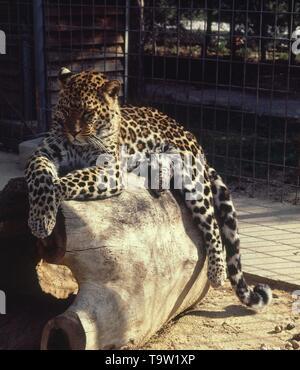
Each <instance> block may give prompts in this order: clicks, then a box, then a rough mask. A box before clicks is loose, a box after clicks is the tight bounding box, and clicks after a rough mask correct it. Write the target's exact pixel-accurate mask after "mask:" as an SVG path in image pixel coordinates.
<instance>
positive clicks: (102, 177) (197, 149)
mask: <svg viewBox="0 0 300 370" xmlns="http://www.w3.org/2000/svg"><path fill="white" fill-rule="evenodd" d="M60 81H61V83H62V89H61V93H60V98H59V102H58V105H57V109H56V112H55V117H54V122H53V125H52V128H51V130H50V132H49V133H48V134H47V136H46V138H45V139H44V141H43V143H42V144H41V146H40V147H39V148H38V149H37V151H36V152H35V153H34V155H33V156H32V158H31V160H30V161H29V163H28V166H27V169H26V178H27V182H28V189H29V199H30V215H29V227H30V228H31V230H32V233H33V234H34V235H35V236H36V237H38V238H40V239H44V238H47V237H48V236H49V235H50V234H51V233H52V231H53V228H54V226H55V222H56V215H57V210H58V207H59V205H60V203H61V202H62V200H73V199H81V200H87V199H88V200H89V199H101V198H108V197H111V196H115V195H118V194H120V192H121V191H122V187H123V181H122V179H123V173H122V166H121V162H120V156H119V152H120V150H119V149H120V147H124V146H126V148H127V151H128V158H129V159H130V160H131V162H132V165H131V166H130V165H129V168H128V171H132V170H134V168H135V166H136V163H137V162H140V161H143V160H145V159H147V158H149V157H150V156H151V154H154V153H157V154H160V153H167V154H176V155H177V156H180V158H182V159H183V160H184V161H186V158H188V159H189V160H188V161H187V163H186V164H187V165H186V166H185V168H184V169H183V170H182V171H183V173H182V178H183V179H184V181H183V188H182V194H183V196H184V198H185V200H186V204H187V206H188V208H189V209H190V210H191V212H192V214H193V218H194V220H195V223H196V224H197V225H198V227H199V231H200V232H201V234H202V236H203V239H204V241H205V245H206V248H207V255H208V262H209V269H208V278H209V280H210V282H211V284H212V285H213V286H214V287H219V286H221V285H222V284H223V283H224V281H225V280H226V277H227V272H228V276H229V279H230V281H231V283H232V286H233V288H234V289H235V291H236V293H237V296H238V297H239V299H240V300H241V302H242V303H244V304H246V305H247V306H249V307H254V308H257V307H263V306H265V305H267V304H268V303H270V301H271V296H272V294H271V291H270V289H269V288H268V287H266V286H258V287H256V288H254V290H252V289H251V288H249V287H248V285H247V284H246V282H245V279H244V277H243V273H242V268H241V261H240V259H241V257H240V249H239V245H240V242H239V235H238V225H237V217H236V212H235V209H234V206H233V203H232V200H231V196H230V194H229V191H228V189H227V187H226V186H225V185H224V183H223V181H222V179H221V178H220V177H219V175H218V174H217V173H216V171H215V170H213V169H211V168H210V167H209V165H208V164H207V162H206V159H205V155H204V153H203V150H202V148H201V146H200V145H199V144H198V142H197V140H196V138H195V136H194V135H193V134H191V133H190V132H188V131H186V130H185V129H184V128H183V127H182V126H180V125H179V124H178V123H177V122H176V121H175V120H173V119H172V118H170V117H168V116H166V115H164V114H162V113H160V112H159V111H157V110H155V109H152V108H147V107H133V106H124V107H122V108H120V106H119V103H118V94H119V91H120V83H119V82H118V81H109V80H108V79H107V78H106V77H105V76H103V75H101V74H99V73H97V72H93V71H87V72H82V73H79V74H72V73H71V72H70V71H69V70H68V69H66V68H64V69H63V70H62V71H61V74H60ZM100 154H102V155H103V154H105V156H107V158H108V160H107V162H104V163H101V164H99V163H98V162H97V158H98V157H99V155H100ZM130 160H129V162H130Z"/></svg>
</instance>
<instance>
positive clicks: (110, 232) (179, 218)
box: [0, 180, 209, 350]
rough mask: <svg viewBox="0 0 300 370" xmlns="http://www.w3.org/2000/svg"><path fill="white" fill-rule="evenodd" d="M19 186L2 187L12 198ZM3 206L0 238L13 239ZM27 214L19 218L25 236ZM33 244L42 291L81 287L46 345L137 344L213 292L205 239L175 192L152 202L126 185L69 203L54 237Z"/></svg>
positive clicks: (48, 329) (62, 294)
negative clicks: (117, 192)
mask: <svg viewBox="0 0 300 370" xmlns="http://www.w3.org/2000/svg"><path fill="white" fill-rule="evenodd" d="M18 181H20V180H18ZM15 187H16V186H15V185H14V183H13V182H11V183H10V185H9V186H8V187H7V188H6V190H5V191H6V195H8V197H10V199H11V200H12V198H13V196H12V193H13V192H14V191H15V190H14V188H15ZM19 187H20V186H19ZM9 189H12V190H11V191H10V190H9ZM22 191H23V198H24V197H25V193H24V189H23V190H22ZM19 192H20V189H19ZM2 195H3V194H2ZM21 198H22V197H21ZM23 198H22V199H23ZM2 202H3V197H2ZM13 203H14V202H13V201H12V204H13ZM19 203H20V202H19ZM21 203H22V202H21ZM23 203H24V207H27V206H26V204H27V203H26V201H25V202H24V200H23ZM2 204H3V203H2ZM2 204H1V196H0V207H1V205H2ZM12 204H10V206H11V207H12ZM24 207H23V208H24ZM4 208H5V207H4ZM4 208H3V207H2V210H1V211H0V223H1V225H2V228H1V227H0V238H1V232H4V233H5V235H6V238H9V235H10V232H11V231H13V232H14V233H16V232H17V231H16V225H15V223H16V219H14V220H12V219H10V221H8V220H6V221H5V220H4V221H3V217H4V218H5V215H3V213H4V214H5V210H4ZM9 209H10V208H9ZM26 211H28V210H27V208H26ZM6 213H7V214H8V213H9V212H8V210H6ZM25 214H26V212H25V211H24V212H23V214H22V217H21V219H20V218H19V219H18V222H19V224H20V223H21V224H22V225H23V226H22V227H21V230H22V232H23V233H24V232H25V229H26V226H25V224H26V217H25ZM4 224H5V226H4ZM12 224H14V225H15V227H12V226H11V225H12ZM26 232H29V231H28V230H27V231H26ZM33 239H34V238H33ZM35 244H36V246H37V256H40V257H39V258H37V261H38V260H40V259H41V258H42V259H43V261H42V262H40V263H39V265H38V269H37V270H38V273H39V277H40V285H41V287H42V288H43V290H44V291H45V292H47V293H52V294H54V295H56V296H57V297H58V298H66V297H67V296H68V295H69V294H72V293H76V292H77V290H79V291H78V294H77V297H76V299H75V301H74V303H73V304H72V305H71V307H69V309H68V310H67V311H66V312H65V313H64V314H62V315H60V316H58V317H55V318H54V319H52V320H50V321H49V322H48V324H47V325H46V326H45V329H44V331H43V335H42V340H41V348H42V349H43V350H49V349H57V348H64V349H72V350H83V349H89V350H90V349H92V350H93V349H115V348H117V349H120V348H136V347H140V346H141V345H143V344H144V343H145V342H146V341H147V340H148V339H149V338H150V337H151V336H152V335H153V334H155V333H156V332H157V331H158V330H159V329H161V327H162V326H163V325H164V324H165V323H167V322H168V321H170V320H171V319H173V318H174V317H176V316H177V315H178V314H180V313H182V312H184V311H186V310H187V309H189V308H191V307H192V306H194V305H195V304H197V303H198V302H199V301H200V300H201V299H203V297H204V296H205V295H206V293H207V291H208V287H209V285H208V281H207V277H206V275H207V264H206V259H205V255H204V252H203V249H202V240H201V237H200V235H199V232H198V230H197V227H196V226H195V225H194V224H193V221H192V217H191V215H190V213H189V211H188V210H187V209H186V207H185V205H184V203H183V201H182V200H181V199H180V198H177V197H176V196H175V197H174V195H172V194H171V193H165V194H163V195H162V197H161V198H160V199H154V198H153V197H152V196H151V195H150V194H149V193H148V192H147V191H145V190H143V191H132V190H131V191H130V190H129V191H125V192H124V193H123V194H121V195H120V196H119V197H115V198H111V199H107V200H104V201H103V200H101V201H93V202H65V203H64V204H63V205H62V207H61V211H60V212H59V215H58V220H57V226H56V228H55V230H54V233H53V235H52V236H51V237H50V238H48V239H47V240H45V241H40V240H35ZM45 261H47V262H45ZM49 262H50V263H52V265H49V264H48V263H49ZM53 263H55V264H56V265H53Z"/></svg>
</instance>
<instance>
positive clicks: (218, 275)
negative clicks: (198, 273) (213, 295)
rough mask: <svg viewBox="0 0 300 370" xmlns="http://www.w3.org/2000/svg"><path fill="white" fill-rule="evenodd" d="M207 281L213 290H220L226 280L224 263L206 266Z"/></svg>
mask: <svg viewBox="0 0 300 370" xmlns="http://www.w3.org/2000/svg"><path fill="white" fill-rule="evenodd" d="M208 279H209V282H210V284H211V286H212V287H213V288H215V289H217V288H221V287H222V286H223V285H224V284H225V282H226V280H227V269H226V264H225V261H224V263H216V264H213V263H210V264H209V266H208Z"/></svg>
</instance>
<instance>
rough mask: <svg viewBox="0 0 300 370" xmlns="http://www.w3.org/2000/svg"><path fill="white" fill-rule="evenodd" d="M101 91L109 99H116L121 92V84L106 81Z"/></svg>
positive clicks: (114, 81) (116, 81) (115, 81)
mask: <svg viewBox="0 0 300 370" xmlns="http://www.w3.org/2000/svg"><path fill="white" fill-rule="evenodd" d="M102 91H103V92H104V93H105V94H107V95H108V96H109V97H111V98H117V97H118V96H119V94H120V91H121V83H120V82H119V81H118V80H112V81H108V82H106V83H105V84H104V86H103V88H102Z"/></svg>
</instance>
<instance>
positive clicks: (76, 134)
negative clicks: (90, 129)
mask: <svg viewBox="0 0 300 370" xmlns="http://www.w3.org/2000/svg"><path fill="white" fill-rule="evenodd" d="M80 133H81V130H79V131H74V132H72V136H73V137H74V139H76V137H77V136H78V135H79V134H80Z"/></svg>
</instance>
